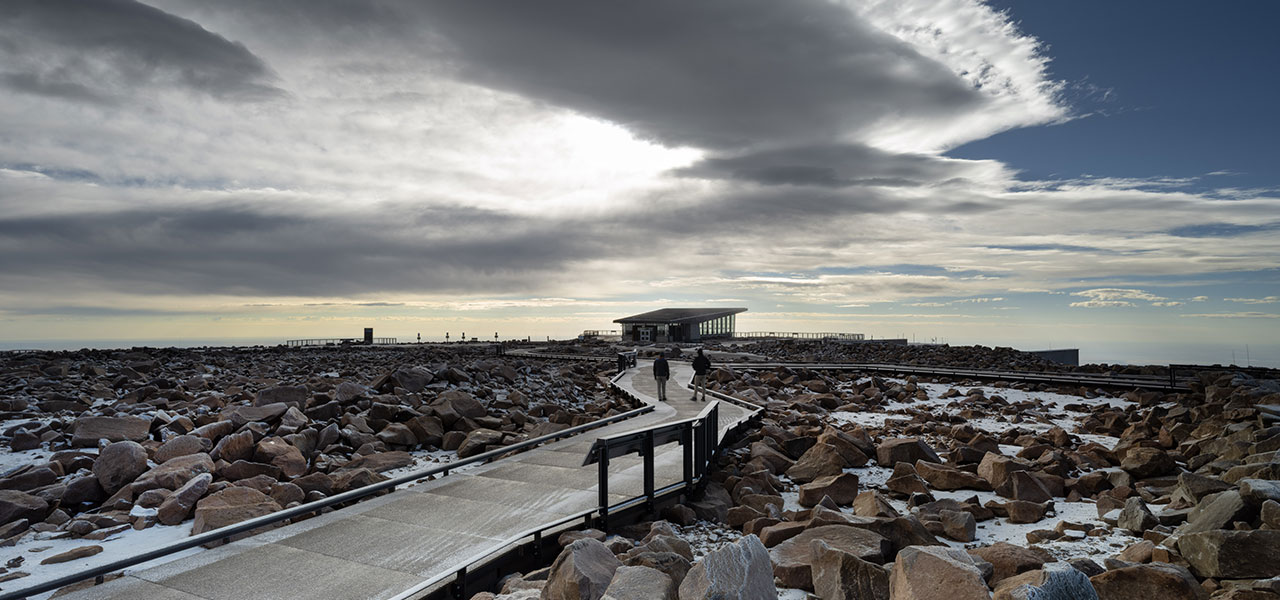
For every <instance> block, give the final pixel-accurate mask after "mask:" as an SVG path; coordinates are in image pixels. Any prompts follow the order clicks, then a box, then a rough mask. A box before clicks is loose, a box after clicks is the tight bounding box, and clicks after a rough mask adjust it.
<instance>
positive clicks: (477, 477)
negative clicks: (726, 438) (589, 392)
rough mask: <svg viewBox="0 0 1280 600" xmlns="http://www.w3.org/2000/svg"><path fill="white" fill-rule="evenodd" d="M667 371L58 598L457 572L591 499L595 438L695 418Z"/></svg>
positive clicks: (638, 472)
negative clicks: (573, 413) (610, 397)
mask: <svg viewBox="0 0 1280 600" xmlns="http://www.w3.org/2000/svg"><path fill="white" fill-rule="evenodd" d="M671 374H672V377H671V380H670V382H668V384H667V395H668V398H670V401H669V402H663V403H659V402H657V400H656V398H655V397H654V396H655V395H656V393H657V384H656V383H655V382H654V380H653V371H652V364H651V363H649V362H647V361H646V362H643V363H640V365H639V366H638V367H636V368H634V369H631V370H630V371H629V372H628V374H627V375H625V376H624V377H623V379H622V380H621V381H619V385H620V386H622V387H623V388H624V389H628V390H631V391H632V392H633V393H635V394H636V395H637V396H639V397H640V398H641V399H642V401H644V402H646V403H649V404H652V405H654V406H655V410H654V411H653V412H650V413H648V414H646V415H642V416H640V417H636V418H633V419H629V420H627V421H623V422H621V423H616V424H613V425H609V426H607V427H603V428H600V429H597V430H593V431H590V432H587V433H584V434H581V435H579V436H576V437H574V438H570V439H567V440H563V441H560V442H557V443H554V444H549V445H547V446H544V447H542V448H537V449H534V450H530V451H528V452H524V453H521V454H517V455H514V456H510V457H507V458H504V459H501V460H498V461H494V462H493V463H489V464H487V465H483V466H480V467H477V468H474V469H472V470H470V471H467V472H464V473H452V474H450V475H449V476H447V477H442V478H439V479H436V480H434V481H429V482H424V483H420V484H416V485H414V486H412V487H408V488H404V489H400V490H397V491H395V492H392V493H391V494H387V495H385V496H381V497H378V498H373V499H370V500H366V501H364V502H361V503H358V504H356V505H354V506H351V507H347V508H344V509H341V510H336V511H332V512H328V513H325V514H323V515H320V516H318V517H315V518H312V519H307V520H305V521H301V522H299V523H295V524H292V525H289V526H286V527H280V528H277V529H273V530H270V531H267V532H264V533H261V534H258V535H256V536H253V537H250V538H246V539H243V540H240V541H237V542H234V543H231V544H228V545H225V546H220V547H218V548H214V549H210V550H205V551H202V552H198V553H196V554H194V555H190V556H186V557H184V558H179V559H176V560H173V561H171V562H168V563H165V564H162V565H159V566H154V567H150V568H147V569H144V570H141V571H137V572H132V573H128V574H126V576H125V577H121V578H119V579H116V580H113V581H110V582H107V583H105V584H103V585H100V586H95V587H93V588H89V589H86V590H81V591H78V592H74V593H72V594H68V595H65V596H63V598H66V599H68V600H89V599H107V598H160V599H170V598H172V599H174V600H192V599H196V600H198V599H206V600H215V599H227V600H232V599H234V600H245V599H259V598H260V599H285V598H344V599H347V598H350V599H357V598H389V597H391V596H394V595H396V594H398V593H400V592H402V591H404V590H406V589H408V588H410V587H412V586H414V585H415V584H417V583H419V582H420V581H422V580H424V579H428V578H430V577H431V576H434V575H436V574H439V573H450V572H453V571H456V570H457V569H458V567H460V566H461V565H462V564H464V563H465V562H466V561H467V560H469V559H470V558H472V557H475V556H478V555H482V554H484V553H486V552H489V551H491V550H497V549H499V548H501V547H502V546H503V545H504V544H505V543H506V540H508V539H509V538H510V537H512V536H514V535H517V534H520V533H523V532H525V531H528V530H530V529H533V528H535V527H539V526H544V525H546V524H550V523H554V522H556V521H559V520H562V519H564V518H565V517H566V516H568V515H573V514H576V513H580V512H582V511H586V510H590V509H592V508H595V507H596V506H597V503H598V488H597V466H596V465H590V466H586V467H583V466H582V460H583V458H584V457H585V456H586V453H587V450H588V449H589V448H590V447H591V444H592V443H593V441H594V440H595V439H596V438H598V437H601V436H608V435H615V434H618V433H623V432H626V431H632V430H635V429H641V428H644V427H648V426H652V425H655V424H659V423H663V422H666V421H674V420H678V419H685V418H689V417H693V416H696V415H697V414H698V412H699V411H701V410H702V409H703V408H705V406H706V404H705V403H703V402H691V401H690V400H689V394H690V392H689V390H688V389H687V388H686V387H685V384H686V383H687V382H688V381H689V380H690V379H691V378H692V376H693V372H692V368H691V367H690V366H689V365H688V364H687V363H683V362H672V363H671ZM720 414H721V427H722V428H723V427H725V426H726V425H727V424H729V423H731V422H733V421H736V420H737V419H738V418H740V417H741V416H743V415H744V414H745V411H743V410H742V409H741V408H738V407H736V406H734V405H731V404H728V403H722V404H721V408H720ZM682 460H683V451H682V449H681V448H680V446H679V445H678V444H668V445H666V446H662V447H659V448H658V449H657V451H656V452H655V470H656V480H657V481H656V486H657V487H659V488H660V487H662V486H664V485H667V484H671V483H675V482H677V481H679V480H680V479H681V477H682V474H683V470H682ZM609 472H610V474H611V475H610V479H609V492H610V495H609V497H610V501H611V502H612V503H617V502H621V501H624V500H626V499H628V498H631V497H634V496H637V495H640V494H642V493H643V465H642V463H641V461H640V459H639V457H635V456H627V457H620V458H617V459H614V460H613V461H611V464H610V467H609Z"/></svg>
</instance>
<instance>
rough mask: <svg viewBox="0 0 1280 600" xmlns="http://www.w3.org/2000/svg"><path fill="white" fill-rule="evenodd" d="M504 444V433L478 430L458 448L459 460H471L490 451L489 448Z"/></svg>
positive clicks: (468, 435)
mask: <svg viewBox="0 0 1280 600" xmlns="http://www.w3.org/2000/svg"><path fill="white" fill-rule="evenodd" d="M501 443H502V432H501V431H494V430H492V429H484V428H481V429H476V430H474V431H472V432H471V433H468V434H467V438H466V439H465V440H463V441H462V445H461V446H458V458H470V457H472V456H475V455H477V454H481V453H483V452H485V451H486V450H488V446H490V445H496V444H501Z"/></svg>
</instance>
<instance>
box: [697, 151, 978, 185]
mask: <svg viewBox="0 0 1280 600" xmlns="http://www.w3.org/2000/svg"><path fill="white" fill-rule="evenodd" d="M967 166H968V165H964V164H961V163H959V162H958V161H948V160H946V159H942V158H938V157H934V156H926V155H922V154H893V153H889V152H885V151H883V150H878V149H876V148H870V147H867V146H861V145H853V144H836V145H822V146H804V147H798V148H786V149H780V150H767V151H763V152H754V153H748V154H744V155H739V156H732V157H726V158H708V159H706V160H703V161H701V162H698V163H696V164H694V165H691V166H689V167H685V168H683V169H677V170H676V171H674V172H673V173H674V174H675V175H678V176H681V177H695V178H701V179H733V180H740V181H750V182H753V183H759V184H763V185H813V186H821V187H831V188H842V187H850V186H859V185H864V186H865V185H875V186H890V187H915V186H921V185H930V184H932V183H934V182H938V181H945V180H949V179H953V178H955V177H957V176H959V175H960V174H962V173H963V172H964V170H965V169H966V168H967Z"/></svg>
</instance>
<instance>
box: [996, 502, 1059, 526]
mask: <svg viewBox="0 0 1280 600" xmlns="http://www.w3.org/2000/svg"><path fill="white" fill-rule="evenodd" d="M1005 508H1006V510H1008V511H1009V522H1010V523H1035V522H1037V521H1039V520H1041V519H1043V518H1044V516H1045V514H1047V513H1048V512H1049V503H1047V502H1045V503H1040V502H1025V501H1022V500H1012V501H1010V502H1009V503H1008V504H1006V505H1005Z"/></svg>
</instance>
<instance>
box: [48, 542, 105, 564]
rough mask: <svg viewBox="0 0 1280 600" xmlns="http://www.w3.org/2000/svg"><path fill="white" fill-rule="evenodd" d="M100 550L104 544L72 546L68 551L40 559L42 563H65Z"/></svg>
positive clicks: (86, 556)
mask: <svg viewBox="0 0 1280 600" xmlns="http://www.w3.org/2000/svg"><path fill="white" fill-rule="evenodd" d="M99 552H102V546H80V547H79V548H72V549H71V550H67V551H66V552H63V553H61V554H55V555H53V556H50V557H49V558H46V559H44V560H42V561H40V564H42V565H54V564H58V563H64V562H67V561H71V560H78V559H81V558H88V557H90V556H93V555H95V554H97V553H99Z"/></svg>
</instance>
